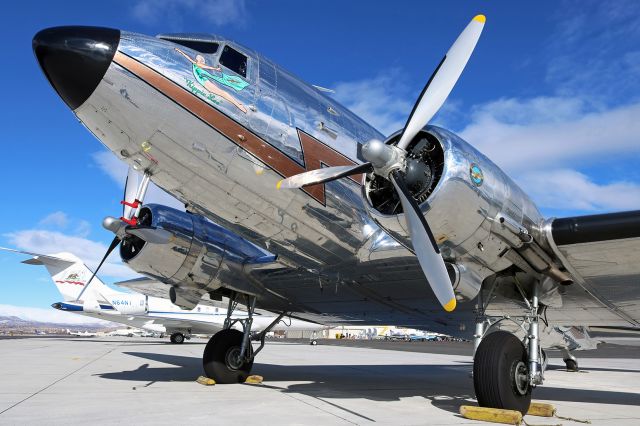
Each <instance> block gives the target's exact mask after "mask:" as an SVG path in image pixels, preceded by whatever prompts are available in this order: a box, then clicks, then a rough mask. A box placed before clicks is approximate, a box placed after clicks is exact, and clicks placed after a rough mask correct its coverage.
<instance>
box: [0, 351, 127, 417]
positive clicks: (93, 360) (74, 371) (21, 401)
mask: <svg viewBox="0 0 640 426" xmlns="http://www.w3.org/2000/svg"><path fill="white" fill-rule="evenodd" d="M120 346H122V344H120V345H116V346H114V347H113V348H111V349H110V350H108V351H107V352H105V353H103V354H102V355H100V356H99V357H97V358H95V359H92V360H91V361H89V362H87V363H86V364H84V365H82V366H80V367H78V368H76V369H75V370H73V371H72V372H70V373H68V374H66V375H65V376H63V377H61V378H59V379H58V380H56V381H54V382H53V383H50V384H48V385H47V386H45V387H43V388H42V389H40V390H39V391H37V392H34V393H32V394H31V395H29V396H28V397H26V398H24V399H22V400H20V401H18V402H16V403H15V404H13V405H12V406H10V407H8V408H5V409H4V410H2V411H0V416H1V415H3V414H4V413H6V412H7V411H9V410H11V409H12V408H14V407H17V406H18V405H20V404H22V403H23V402H25V401H27V400H28V399H31V398H33V397H34V396H36V395H38V394H39V393H41V392H44V391H45V390H47V389H49V388H50V387H52V386H53V385H55V384H57V383H59V382H61V381H63V380H64V379H66V378H67V377H69V376H72V375H73V374H75V373H77V372H78V371H80V370H82V369H83V368H85V367H87V366H89V365H91V364H93V363H94V362H96V361H98V360H100V359H102V358H104V357H105V356H107V355H109V354H110V353H111V352H113V351H115V350H116V349H117V348H118V347H120Z"/></svg>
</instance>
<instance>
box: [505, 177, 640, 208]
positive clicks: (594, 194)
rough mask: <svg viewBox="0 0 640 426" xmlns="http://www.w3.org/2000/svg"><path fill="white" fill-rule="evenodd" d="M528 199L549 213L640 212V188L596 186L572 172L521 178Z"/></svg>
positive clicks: (619, 184) (625, 184)
mask: <svg viewBox="0 0 640 426" xmlns="http://www.w3.org/2000/svg"><path fill="white" fill-rule="evenodd" d="M518 180H519V181H521V182H524V186H525V188H526V189H527V192H528V193H529V195H530V196H531V197H532V198H533V199H534V200H536V201H537V202H538V203H539V204H540V205H541V206H544V207H547V208H549V209H561V210H567V209H571V210H582V211H611V210H636V209H638V208H640V185H638V184H636V183H633V182H625V181H622V182H613V183H608V184H597V183H594V182H593V181H592V180H591V179H590V178H589V176H587V175H585V174H583V173H579V172H577V171H575V170H570V169H558V170H544V171H540V172H534V173H526V174H523V175H520V176H519V179H518Z"/></svg>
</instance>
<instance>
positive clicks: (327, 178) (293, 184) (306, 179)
mask: <svg viewBox="0 0 640 426" xmlns="http://www.w3.org/2000/svg"><path fill="white" fill-rule="evenodd" d="M372 170H373V166H371V163H363V164H358V165H355V166H334V167H324V168H322V169H317V170H310V171H308V172H304V173H299V174H297V175H293V176H290V177H288V178H286V179H283V180H281V181H279V182H278V184H277V185H276V188H278V189H281V188H285V189H291V188H302V187H303V186H308V185H316V184H319V183H325V182H331V181H332V180H336V179H340V178H343V177H346V176H351V175H357V174H359V173H368V172H370V171H372Z"/></svg>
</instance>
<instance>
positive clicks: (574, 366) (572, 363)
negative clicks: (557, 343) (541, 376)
mask: <svg viewBox="0 0 640 426" xmlns="http://www.w3.org/2000/svg"><path fill="white" fill-rule="evenodd" d="M563 361H564V365H565V366H566V367H567V371H573V372H576V371H579V368H578V361H576V360H575V359H571V358H567V359H564V360H563Z"/></svg>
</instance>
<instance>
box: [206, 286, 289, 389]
mask: <svg viewBox="0 0 640 426" xmlns="http://www.w3.org/2000/svg"><path fill="white" fill-rule="evenodd" d="M238 296H239V295H238V294H236V293H234V294H233V295H232V296H231V297H230V298H229V307H228V309H227V318H226V319H225V321H224V329H223V330H221V331H219V332H217V333H216V334H214V335H213V337H211V339H210V340H209V342H208V343H207V346H206V347H205V348H204V354H203V355H202V365H203V367H204V371H205V374H206V375H207V377H210V378H212V379H213V380H215V381H216V382H217V383H222V384H224V383H243V382H244V381H245V380H246V379H247V377H248V376H249V374H250V373H251V367H253V360H254V358H255V356H256V355H257V354H258V353H259V352H260V351H261V350H262V348H263V347H264V343H265V336H266V335H267V333H268V332H269V331H270V330H271V329H272V328H273V327H274V326H275V325H276V324H277V323H278V322H280V320H281V319H282V317H283V316H284V315H285V313H284V312H283V313H281V314H280V315H279V316H278V317H277V318H276V319H275V320H274V321H273V322H272V323H271V324H269V326H267V328H265V329H264V330H263V331H262V332H260V334H259V335H258V337H259V340H260V346H259V347H258V348H257V349H255V350H254V349H253V346H252V344H251V325H252V323H253V314H254V311H255V305H256V298H255V297H254V296H249V295H246V296H245V298H246V304H247V317H246V318H231V315H232V314H233V311H234V310H235V309H236V307H237V306H238V300H237V299H238ZM236 323H240V324H241V325H242V331H239V330H235V329H232V328H231V327H233V325H234V324H236Z"/></svg>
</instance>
